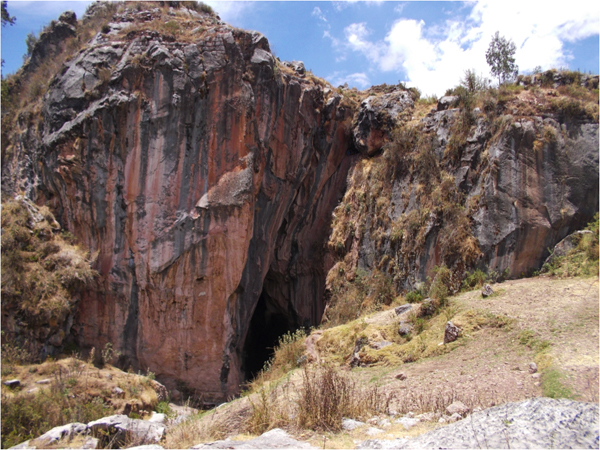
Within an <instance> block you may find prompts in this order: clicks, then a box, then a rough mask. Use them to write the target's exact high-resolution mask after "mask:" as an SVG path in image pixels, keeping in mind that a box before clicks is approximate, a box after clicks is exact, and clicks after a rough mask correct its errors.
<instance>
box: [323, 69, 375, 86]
mask: <svg viewBox="0 0 600 450" xmlns="http://www.w3.org/2000/svg"><path fill="white" fill-rule="evenodd" d="M326 78H327V79H328V80H329V82H330V83H331V84H332V85H333V86H342V85H344V84H345V83H348V86H350V87H357V88H359V89H365V88H368V87H369V86H371V84H372V83H371V81H370V80H369V77H368V76H367V74H366V73H364V72H356V73H351V74H349V75H347V74H345V73H343V72H334V73H332V74H331V75H329V76H328V77H326Z"/></svg>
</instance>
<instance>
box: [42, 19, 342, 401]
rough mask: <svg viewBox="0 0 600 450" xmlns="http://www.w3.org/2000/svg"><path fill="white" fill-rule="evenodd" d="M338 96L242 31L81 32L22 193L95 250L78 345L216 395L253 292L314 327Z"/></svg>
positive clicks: (334, 187)
mask: <svg viewBox="0 0 600 450" xmlns="http://www.w3.org/2000/svg"><path fill="white" fill-rule="evenodd" d="M135 55H142V57H141V58H140V57H137V59H134V58H135ZM106 67H110V68H111V77H110V79H109V80H104V81H103V80H101V78H100V71H101V69H102V68H106ZM90 86H93V87H94V91H93V92H92V94H91V95H90V92H89V87H90ZM341 100H342V98H341V97H340V96H339V95H337V94H335V93H333V92H331V91H330V90H329V89H327V88H326V87H325V85H324V84H323V83H322V82H320V81H319V80H317V79H314V78H311V77H310V76H309V75H304V74H301V73H295V72H294V71H293V70H291V69H288V68H284V67H283V66H281V67H280V65H279V63H278V62H277V61H276V60H275V58H274V57H273V56H272V55H271V54H270V52H269V46H268V42H267V41H266V39H265V38H264V37H263V36H261V35H259V34H257V33H246V32H243V31H240V30H234V29H232V28H230V27H228V26H223V25H216V26H213V27H210V28H208V29H207V30H206V31H205V32H204V34H203V35H202V37H201V38H200V39H198V40H195V41H194V42H191V43H185V42H169V41H168V39H163V36H161V35H160V34H158V33H156V32H153V31H141V32H136V33H135V34H130V35H128V39H123V40H116V39H114V38H113V39H111V38H110V37H108V38H107V37H103V36H102V35H98V36H97V37H96V39H95V41H94V42H93V43H92V45H91V46H90V47H89V48H88V49H86V50H85V51H83V52H82V53H80V54H79V55H77V56H76V57H75V58H74V59H73V60H72V61H71V62H69V63H68V64H67V67H66V69H65V70H63V72H62V73H61V74H59V75H58V76H57V78H56V79H55V80H54V81H53V83H52V86H51V90H50V92H49V93H48V94H47V97H46V99H45V104H44V113H45V117H44V123H45V125H46V127H45V132H44V141H43V151H42V153H43V156H42V157H41V161H42V162H41V164H40V165H39V167H38V168H37V170H38V171H39V173H40V176H41V183H40V186H41V188H40V194H39V195H40V196H41V197H43V198H42V199H45V200H46V201H49V202H50V203H51V205H52V206H53V208H54V209H55V210H56V211H57V212H58V217H59V219H60V221H61V222H62V223H63V225H64V226H65V227H66V228H67V229H69V230H72V231H73V232H74V233H75V234H76V235H77V236H78V238H80V240H81V242H82V243H83V244H84V245H86V246H87V247H89V248H90V250H91V251H92V252H97V253H98V257H97V264H96V265H97V267H96V268H97V269H98V271H99V272H100V279H99V280H98V284H99V286H98V289H97V290H96V291H95V292H90V293H88V294H87V295H86V297H85V298H84V299H83V301H82V302H81V305H80V308H79V313H78V317H77V320H76V324H75V326H74V332H75V333H76V335H77V338H78V340H79V342H80V343H81V344H82V345H87V346H92V345H94V346H96V347H98V346H102V345H104V343H106V342H112V343H113V344H114V345H115V347H116V349H118V350H119V351H121V352H122V356H121V360H120V363H121V364H122V365H123V366H124V367H128V366H132V367H133V368H134V369H135V370H146V369H148V368H149V369H150V370H151V371H153V372H155V373H156V374H157V376H158V378H159V379H160V380H162V381H165V382H166V383H167V384H168V385H169V387H171V388H175V387H179V388H180V389H185V388H188V389H190V390H195V391H197V392H198V393H200V392H201V393H202V394H203V395H204V398H205V399H206V400H208V401H211V400H212V401H218V400H223V399H226V398H227V397H228V396H230V395H232V394H235V393H237V392H238V391H239V385H240V383H241V382H243V375H242V370H241V369H242V365H243V360H242V358H243V355H242V348H243V344H244V340H245V338H246V335H247V332H248V327H249V324H250V319H251V317H252V314H253V312H254V309H255V307H256V304H257V302H258V299H259V296H260V295H261V293H262V292H263V290H264V291H265V293H266V295H268V296H269V298H270V299H271V300H270V304H271V307H275V308H276V309H278V310H280V311H281V312H283V313H284V314H285V315H286V316H287V317H289V321H290V324H291V325H292V324H293V325H312V324H316V323H318V321H319V320H320V316H321V314H322V311H323V308H324V305H323V304H322V293H323V290H324V284H325V275H326V273H327V269H328V268H327V267H325V264H324V257H323V256H324V252H323V244H324V242H325V241H326V238H327V234H328V222H329V218H330V216H331V211H332V210H333V208H334V207H335V205H336V204H337V202H338V200H339V198H338V195H339V194H340V192H343V190H344V186H345V182H346V174H347V171H348V168H349V165H350V161H349V157H348V156H347V149H348V146H349V140H348V136H349V132H348V130H347V129H346V127H345V123H348V122H349V120H347V119H349V117H350V116H351V114H352V111H350V110H349V109H347V108H345V107H344V106H342V104H341ZM268 274H269V276H268V277H267V275H268ZM265 278H268V280H269V281H268V282H267V283H265V282H264V280H265Z"/></svg>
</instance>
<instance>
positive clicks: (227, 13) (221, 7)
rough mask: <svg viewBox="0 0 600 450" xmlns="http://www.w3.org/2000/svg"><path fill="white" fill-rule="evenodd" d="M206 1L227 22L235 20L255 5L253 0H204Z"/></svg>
mask: <svg viewBox="0 0 600 450" xmlns="http://www.w3.org/2000/svg"><path fill="white" fill-rule="evenodd" d="M204 3H206V4H207V5H210V6H211V8H213V9H214V10H215V11H216V12H217V14H219V17H220V18H221V19H222V20H223V21H225V22H235V21H237V20H238V19H240V18H241V17H242V16H243V15H244V14H246V13H247V12H248V9H250V8H252V7H253V3H254V2H251V1H237V2H236V1H233V2H229V1H221V0H204Z"/></svg>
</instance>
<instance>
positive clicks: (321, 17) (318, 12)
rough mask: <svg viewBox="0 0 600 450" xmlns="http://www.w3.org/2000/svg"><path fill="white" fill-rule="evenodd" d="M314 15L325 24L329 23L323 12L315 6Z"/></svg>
mask: <svg viewBox="0 0 600 450" xmlns="http://www.w3.org/2000/svg"><path fill="white" fill-rule="evenodd" d="M312 15H313V16H315V17H316V18H317V19H319V20H322V21H323V22H327V18H326V17H325V14H323V11H321V8H319V7H318V6H315V9H313V11H312Z"/></svg>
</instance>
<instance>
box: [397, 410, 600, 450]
mask: <svg viewBox="0 0 600 450" xmlns="http://www.w3.org/2000/svg"><path fill="white" fill-rule="evenodd" d="M598 416H599V415H598V404H597V403H585V402H576V401H573V400H567V399H560V400H555V399H551V398H534V399H529V400H524V401H521V402H514V403H506V404H504V405H501V406H496V407H493V408H489V409H486V410H483V411H480V412H474V413H473V414H471V416H470V417H469V420H461V421H458V422H455V423H452V424H450V425H448V426H446V427H443V428H438V429H436V430H433V431H430V432H428V433H424V434H422V435H420V436H417V437H415V438H413V439H410V440H409V441H406V442H405V443H402V444H399V445H397V446H396V447H395V448H399V449H427V448H429V449H433V448H482V446H483V444H484V443H485V444H484V445H485V447H486V448H598V443H599V442H600V438H599V417H598Z"/></svg>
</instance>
